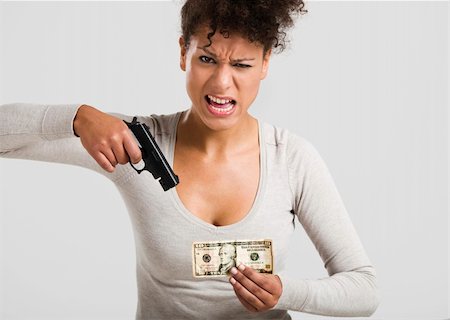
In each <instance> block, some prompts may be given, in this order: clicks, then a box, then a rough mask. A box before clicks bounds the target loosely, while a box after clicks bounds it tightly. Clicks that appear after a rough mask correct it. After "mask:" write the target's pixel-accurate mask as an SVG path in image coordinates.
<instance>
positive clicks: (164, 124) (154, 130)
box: [136, 111, 183, 136]
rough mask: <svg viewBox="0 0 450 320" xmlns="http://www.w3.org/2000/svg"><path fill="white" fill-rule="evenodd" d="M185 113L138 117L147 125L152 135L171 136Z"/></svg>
mask: <svg viewBox="0 0 450 320" xmlns="http://www.w3.org/2000/svg"><path fill="white" fill-rule="evenodd" d="M182 113H183V111H178V112H175V113H171V114H151V115H149V116H136V117H137V120H138V121H139V122H141V123H145V124H146V125H147V126H148V127H149V129H150V132H151V134H152V135H154V136H157V135H170V134H172V133H173V130H174V128H175V127H176V125H177V122H178V119H179V117H180V115H181V114H182Z"/></svg>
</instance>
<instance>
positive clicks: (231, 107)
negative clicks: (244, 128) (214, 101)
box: [211, 106, 233, 113]
mask: <svg viewBox="0 0 450 320" xmlns="http://www.w3.org/2000/svg"><path fill="white" fill-rule="evenodd" d="M211 108H213V109H214V111H217V112H220V113H227V112H229V111H231V109H233V106H229V107H228V108H216V107H214V106H211Z"/></svg>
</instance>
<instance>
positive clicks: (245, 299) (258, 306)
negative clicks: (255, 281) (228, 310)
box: [230, 277, 265, 312]
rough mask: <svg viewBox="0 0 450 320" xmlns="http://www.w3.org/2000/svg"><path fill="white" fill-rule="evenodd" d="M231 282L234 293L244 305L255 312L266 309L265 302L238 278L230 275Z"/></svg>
mask: <svg viewBox="0 0 450 320" xmlns="http://www.w3.org/2000/svg"><path fill="white" fill-rule="evenodd" d="M230 282H231V284H232V285H233V289H234V293H235V294H236V296H237V297H238V299H239V301H241V303H242V304H243V305H244V307H246V308H247V309H248V310H250V311H253V312H256V311H258V310H262V309H265V305H264V303H263V302H262V301H261V300H259V299H258V298H257V297H256V296H255V295H253V294H252V293H251V292H249V291H248V290H247V289H246V288H245V287H244V286H243V285H242V284H241V283H239V282H238V281H236V279H234V278H233V277H230Z"/></svg>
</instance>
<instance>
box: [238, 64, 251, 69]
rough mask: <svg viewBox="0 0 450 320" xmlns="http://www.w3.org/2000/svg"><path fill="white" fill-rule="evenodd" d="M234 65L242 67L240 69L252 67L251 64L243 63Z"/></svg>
mask: <svg viewBox="0 0 450 320" xmlns="http://www.w3.org/2000/svg"><path fill="white" fill-rule="evenodd" d="M234 66H235V67H238V68H242V69H245V68H251V67H252V66H251V65H248V64H243V63H235V64H234Z"/></svg>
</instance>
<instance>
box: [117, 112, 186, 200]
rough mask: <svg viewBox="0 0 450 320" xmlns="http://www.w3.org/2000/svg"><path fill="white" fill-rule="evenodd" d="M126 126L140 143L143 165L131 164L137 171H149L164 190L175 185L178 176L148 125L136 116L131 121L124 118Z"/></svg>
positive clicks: (177, 181)
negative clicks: (139, 166) (140, 167)
mask: <svg viewBox="0 0 450 320" xmlns="http://www.w3.org/2000/svg"><path fill="white" fill-rule="evenodd" d="M124 122H125V123H126V125H127V126H128V128H129V129H130V130H131V132H133V134H134V136H135V137H136V140H137V142H138V143H139V144H140V146H139V149H141V153H142V160H144V163H145V166H144V168H142V169H138V168H136V167H135V166H134V165H133V164H132V163H131V161H130V164H131V166H132V167H133V169H134V170H136V171H137V173H139V174H140V173H141V172H142V171H144V170H147V171H149V172H150V173H151V174H152V175H153V178H155V179H158V178H161V179H159V183H160V184H161V186H162V188H163V189H164V191H167V190H169V189H170V188H173V187H175V186H176V185H177V184H178V183H179V182H180V180H179V179H178V176H177V175H176V174H175V173H174V172H173V170H172V168H171V167H170V165H169V163H168V162H167V160H166V158H165V157H164V154H163V153H162V152H161V149H159V146H158V144H157V143H156V141H155V138H154V137H153V136H152V134H151V133H150V130H149V128H148V126H147V125H146V124H145V123H140V122H139V121H137V118H136V117H134V118H133V120H132V121H131V122H127V121H125V120H124Z"/></svg>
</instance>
